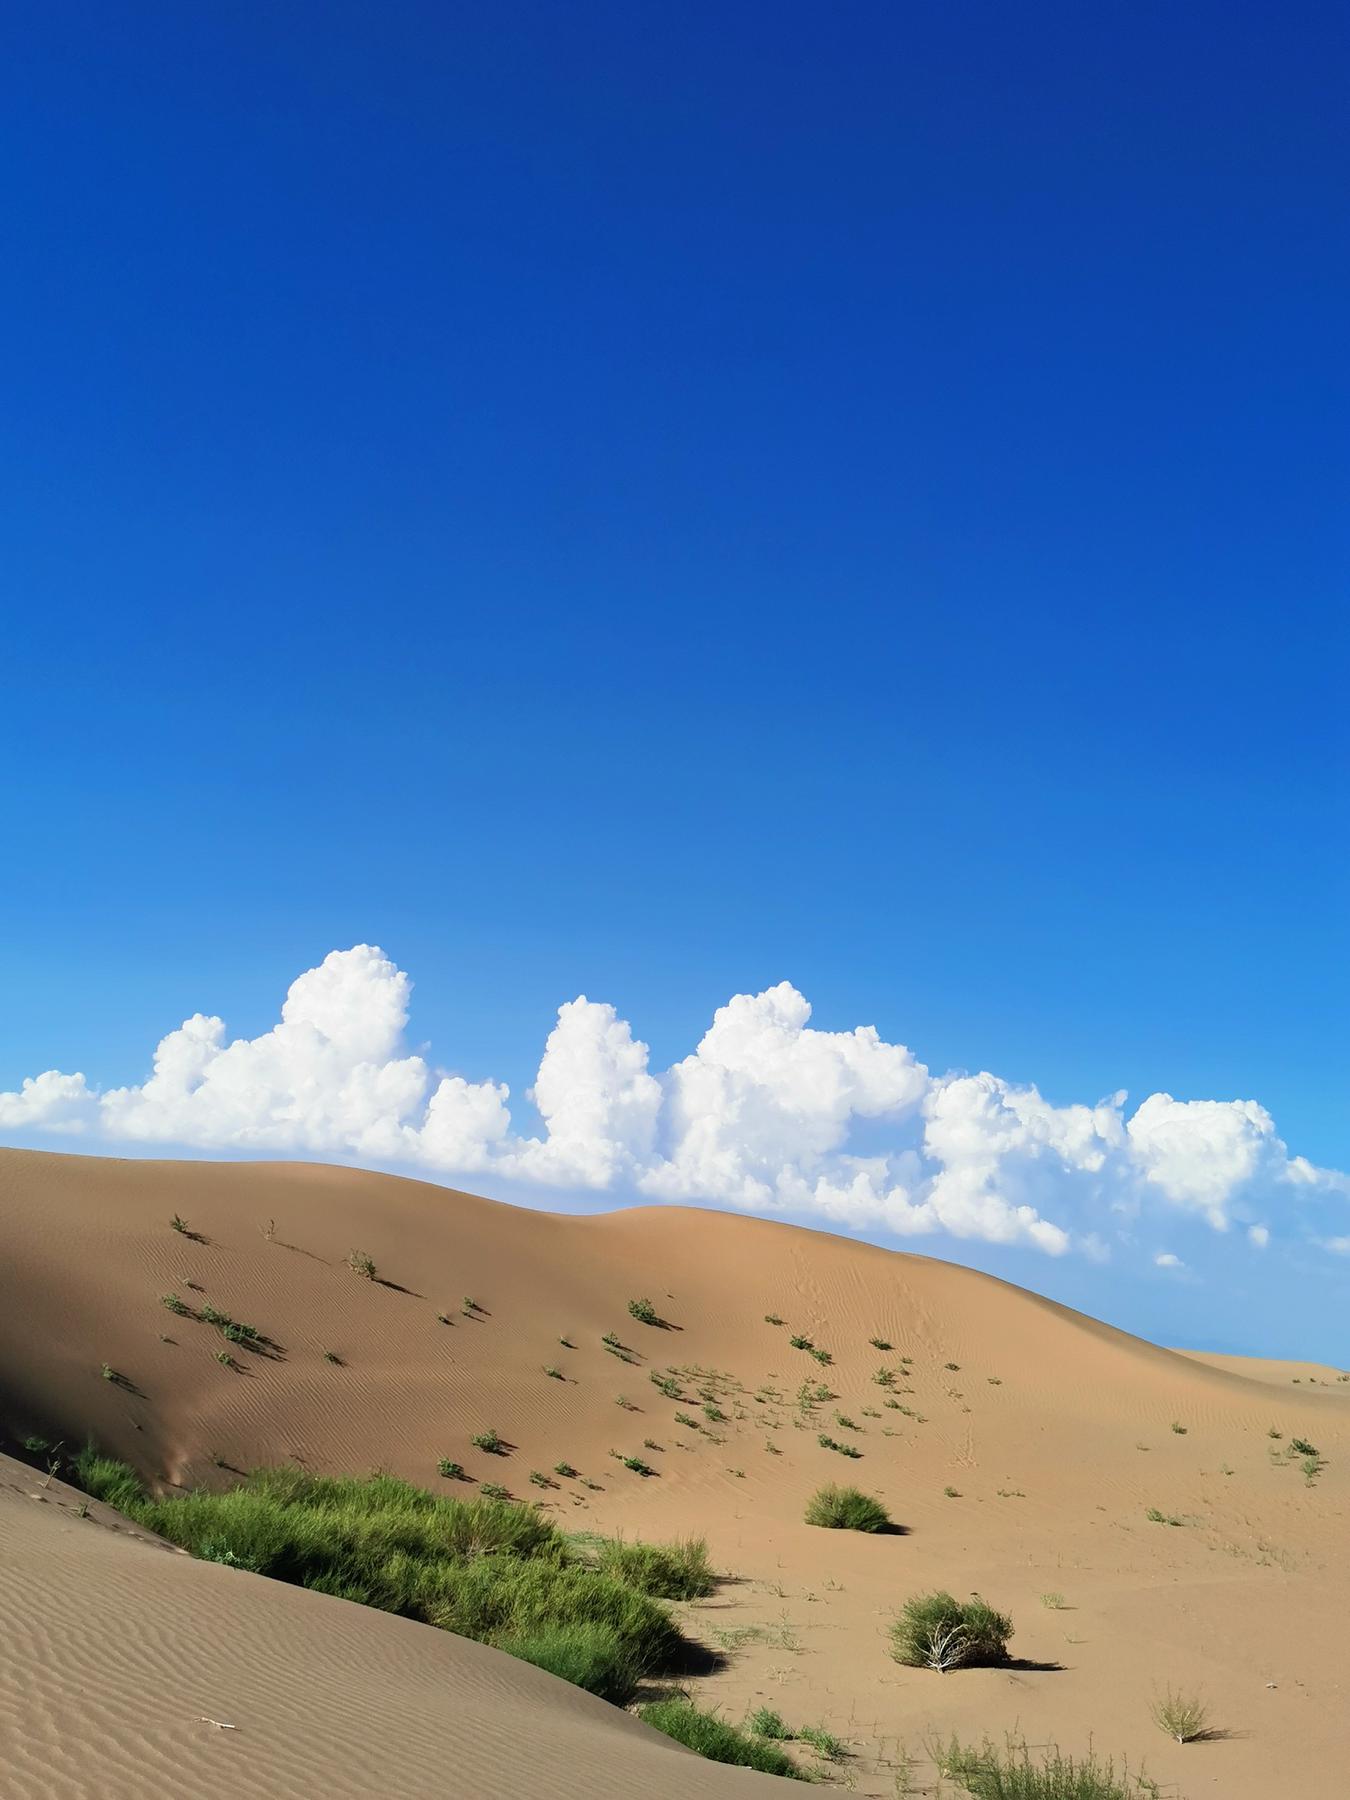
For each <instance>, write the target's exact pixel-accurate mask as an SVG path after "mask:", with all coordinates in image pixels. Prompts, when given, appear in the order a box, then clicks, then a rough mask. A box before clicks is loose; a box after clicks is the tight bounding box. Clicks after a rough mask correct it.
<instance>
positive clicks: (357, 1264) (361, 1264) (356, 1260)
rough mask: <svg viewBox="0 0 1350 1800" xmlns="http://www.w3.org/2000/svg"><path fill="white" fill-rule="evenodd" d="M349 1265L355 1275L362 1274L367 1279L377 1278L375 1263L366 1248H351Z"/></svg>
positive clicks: (348, 1255)
mask: <svg viewBox="0 0 1350 1800" xmlns="http://www.w3.org/2000/svg"><path fill="white" fill-rule="evenodd" d="M347 1267H348V1268H349V1269H350V1270H351V1272H352V1274H353V1275H360V1276H361V1277H362V1278H363V1280H365V1281H374V1279H375V1264H374V1263H373V1262H372V1261H371V1259H370V1257H368V1256H367V1255H366V1253H365V1251H364V1250H349V1251H348V1253H347Z"/></svg>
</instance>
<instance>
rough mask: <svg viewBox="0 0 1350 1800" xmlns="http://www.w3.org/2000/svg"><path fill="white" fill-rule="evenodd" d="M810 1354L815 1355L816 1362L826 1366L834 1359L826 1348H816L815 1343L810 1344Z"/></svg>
mask: <svg viewBox="0 0 1350 1800" xmlns="http://www.w3.org/2000/svg"><path fill="white" fill-rule="evenodd" d="M810 1354H811V1355H812V1356H814V1357H815V1359H816V1361H817V1362H818V1363H820V1364H821V1365H822V1366H823V1367H826V1368H828V1367H829V1365H830V1364H831V1363H832V1362H833V1361H834V1358H833V1357H832V1356H831V1355H830V1353H829V1351H828V1350H821V1349H818V1348H817V1347H816V1346H815V1345H812V1347H811V1351H810Z"/></svg>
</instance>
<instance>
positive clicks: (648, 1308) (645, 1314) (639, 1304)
mask: <svg viewBox="0 0 1350 1800" xmlns="http://www.w3.org/2000/svg"><path fill="white" fill-rule="evenodd" d="M628 1312H629V1316H630V1318H634V1319H636V1320H637V1321H638V1323H639V1324H640V1325H659V1324H660V1323H661V1315H660V1313H659V1312H657V1310H656V1308H655V1307H654V1306H653V1305H652V1303H651V1301H650V1300H648V1299H647V1298H646V1296H645V1295H644V1296H643V1298H642V1299H641V1300H630V1301H629V1302H628Z"/></svg>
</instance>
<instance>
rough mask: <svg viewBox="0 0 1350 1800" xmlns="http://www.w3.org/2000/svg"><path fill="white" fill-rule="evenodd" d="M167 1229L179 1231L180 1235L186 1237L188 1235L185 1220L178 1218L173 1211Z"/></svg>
mask: <svg viewBox="0 0 1350 1800" xmlns="http://www.w3.org/2000/svg"><path fill="white" fill-rule="evenodd" d="M169 1229H170V1231H177V1232H180V1233H181V1234H182V1236H184V1237H187V1236H189V1235H190V1234H189V1232H188V1224H187V1220H186V1219H183V1218H180V1217H179V1215H178V1214H177V1213H175V1214H174V1215H173V1217H172V1218H171V1219H170V1220H169Z"/></svg>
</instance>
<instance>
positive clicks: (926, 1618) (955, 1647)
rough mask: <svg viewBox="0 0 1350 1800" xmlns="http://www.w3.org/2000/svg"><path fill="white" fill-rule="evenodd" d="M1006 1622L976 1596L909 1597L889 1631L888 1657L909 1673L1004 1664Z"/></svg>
mask: <svg viewBox="0 0 1350 1800" xmlns="http://www.w3.org/2000/svg"><path fill="white" fill-rule="evenodd" d="M1012 1635H1013V1626H1012V1620H1011V1619H1009V1618H1008V1617H1007V1616H1006V1614H1004V1613H1000V1612H995V1611H994V1609H993V1607H992V1606H990V1605H988V1604H987V1603H986V1602H985V1601H983V1600H981V1599H980V1598H979V1596H978V1595H976V1596H975V1597H974V1598H973V1599H970V1600H965V1601H962V1600H957V1599H955V1598H954V1597H953V1596H952V1595H951V1594H948V1593H945V1592H942V1591H939V1592H937V1593H932V1594H914V1595H911V1597H910V1598H909V1599H908V1600H907V1601H906V1602H905V1604H904V1606H903V1607H902V1608H901V1610H900V1614H899V1617H898V1618H897V1619H896V1620H895V1622H894V1624H893V1625H892V1626H891V1655H892V1656H893V1657H894V1658H895V1660H896V1661H897V1662H900V1663H905V1664H907V1665H908V1667H910V1668H912V1669H936V1670H938V1671H939V1672H945V1671H946V1670H948V1669H966V1668H980V1667H989V1666H992V1665H995V1664H998V1663H1001V1662H1006V1661H1007V1656H1008V1639H1009V1638H1010V1637H1011V1636H1012Z"/></svg>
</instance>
